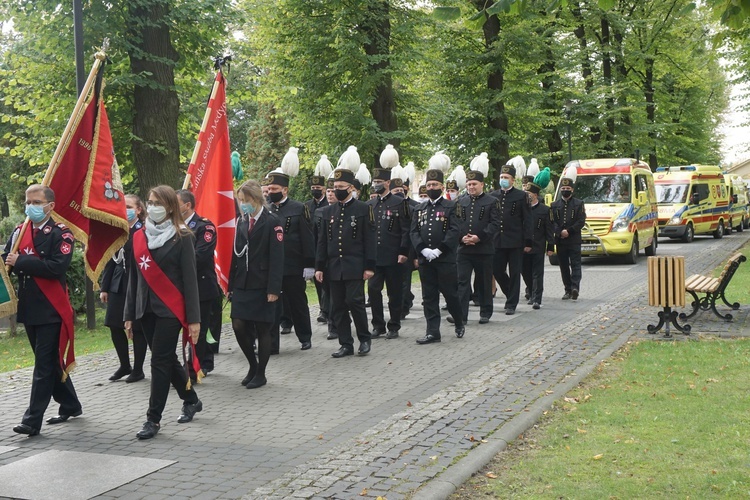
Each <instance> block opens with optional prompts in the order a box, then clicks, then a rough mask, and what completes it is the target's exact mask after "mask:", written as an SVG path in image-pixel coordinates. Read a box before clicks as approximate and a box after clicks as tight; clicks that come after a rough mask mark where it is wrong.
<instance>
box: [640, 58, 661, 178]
mask: <svg viewBox="0 0 750 500" xmlns="http://www.w3.org/2000/svg"><path fill="white" fill-rule="evenodd" d="M645 63H646V72H645V78H644V80H643V94H644V96H645V98H646V120H647V121H648V123H649V125H650V127H649V131H648V138H649V139H650V140H651V144H650V145H649V146H650V147H649V152H648V165H649V167H651V170H652V171H653V170H656V167H658V166H659V163H658V161H657V158H656V139H657V133H656V127H655V123H656V105H655V103H654V58H653V57H648V58H647V59H646V61H645Z"/></svg>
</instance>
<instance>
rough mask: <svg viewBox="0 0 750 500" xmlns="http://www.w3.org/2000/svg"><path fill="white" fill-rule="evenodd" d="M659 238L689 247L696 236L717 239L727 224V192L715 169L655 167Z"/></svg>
mask: <svg viewBox="0 0 750 500" xmlns="http://www.w3.org/2000/svg"><path fill="white" fill-rule="evenodd" d="M654 182H655V183H656V195H657V198H658V200H659V236H665V237H668V238H673V239H677V238H679V239H681V240H682V241H684V242H685V243H690V242H691V241H693V238H694V237H695V235H696V234H710V235H712V236H713V237H714V238H716V239H719V238H722V237H723V236H724V233H725V232H726V228H727V224H728V223H729V189H728V188H727V185H726V183H725V182H724V175H723V174H722V173H721V169H720V168H719V167H718V166H716V165H685V166H679V167H659V168H657V169H656V172H655V173H654Z"/></svg>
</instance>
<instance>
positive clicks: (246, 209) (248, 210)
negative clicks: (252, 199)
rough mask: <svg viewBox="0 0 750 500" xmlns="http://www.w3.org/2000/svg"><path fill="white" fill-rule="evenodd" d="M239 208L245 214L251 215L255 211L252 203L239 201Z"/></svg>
mask: <svg viewBox="0 0 750 500" xmlns="http://www.w3.org/2000/svg"><path fill="white" fill-rule="evenodd" d="M240 210H242V213H243V214H245V215H253V214H254V213H255V207H254V206H253V205H252V203H240Z"/></svg>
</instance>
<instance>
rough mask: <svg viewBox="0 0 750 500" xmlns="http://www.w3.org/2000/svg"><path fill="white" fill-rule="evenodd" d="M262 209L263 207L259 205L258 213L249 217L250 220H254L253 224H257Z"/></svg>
mask: <svg viewBox="0 0 750 500" xmlns="http://www.w3.org/2000/svg"><path fill="white" fill-rule="evenodd" d="M263 208H264V207H263V205H261V206H260V208H259V209H258V213H257V214H255V215H253V216H251V217H250V218H251V219H255V222H258V219H260V216H261V215H262V214H263Z"/></svg>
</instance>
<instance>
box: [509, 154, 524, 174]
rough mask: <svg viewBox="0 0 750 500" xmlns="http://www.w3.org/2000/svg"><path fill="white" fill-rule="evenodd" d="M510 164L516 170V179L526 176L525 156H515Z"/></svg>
mask: <svg viewBox="0 0 750 500" xmlns="http://www.w3.org/2000/svg"><path fill="white" fill-rule="evenodd" d="M508 163H510V164H511V165H513V166H514V167H515V168H516V179H520V178H521V177H523V176H524V175H526V162H525V161H524V160H523V156H520V155H519V156H514V157H513V158H511V159H510V160H509V161H508Z"/></svg>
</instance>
